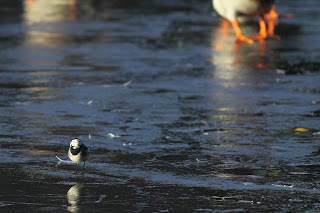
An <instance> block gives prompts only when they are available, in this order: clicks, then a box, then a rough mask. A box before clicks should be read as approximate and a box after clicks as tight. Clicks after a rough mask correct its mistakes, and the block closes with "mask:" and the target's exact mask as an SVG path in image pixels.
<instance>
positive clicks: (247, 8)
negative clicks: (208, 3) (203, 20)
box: [213, 0, 278, 43]
mask: <svg viewBox="0 0 320 213" xmlns="http://www.w3.org/2000/svg"><path fill="white" fill-rule="evenodd" d="M273 5H274V0H232V1H231V0H213V7H214V8H215V10H216V11H217V12H218V13H219V14H220V15H221V16H223V17H224V18H226V19H228V20H229V21H230V22H231V24H232V27H233V29H234V31H235V34H236V41H240V42H245V43H252V42H253V40H259V39H265V38H267V37H268V36H269V35H270V37H275V38H278V37H276V36H275V35H273V32H272V33H271V32H267V28H266V23H265V20H264V18H265V17H264V16H265V15H266V14H267V13H268V12H269V11H270V8H271V7H272V6H273ZM255 16H259V25H260V32H259V33H258V34H257V35H255V36H253V37H251V38H248V37H246V36H244V35H243V34H242V31H241V29H240V26H239V22H242V21H246V20H249V19H252V18H254V17H255ZM271 34H272V35H271Z"/></svg>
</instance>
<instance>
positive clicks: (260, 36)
mask: <svg viewBox="0 0 320 213" xmlns="http://www.w3.org/2000/svg"><path fill="white" fill-rule="evenodd" d="M250 38H251V39H252V40H254V41H258V40H264V39H266V38H267V34H266V33H258V34H257V35H253V36H251V37H250Z"/></svg>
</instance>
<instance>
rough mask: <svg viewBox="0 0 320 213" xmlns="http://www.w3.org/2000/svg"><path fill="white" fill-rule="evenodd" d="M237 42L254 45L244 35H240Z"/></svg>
mask: <svg viewBox="0 0 320 213" xmlns="http://www.w3.org/2000/svg"><path fill="white" fill-rule="evenodd" d="M236 42H237V43H246V44H252V43H253V42H254V41H253V40H252V39H250V38H248V37H246V36H244V35H238V36H237V37H236Z"/></svg>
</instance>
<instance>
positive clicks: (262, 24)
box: [251, 16, 267, 40]
mask: <svg viewBox="0 0 320 213" xmlns="http://www.w3.org/2000/svg"><path fill="white" fill-rule="evenodd" d="M259 26H260V31H259V33H258V34H257V35H254V36H252V37H251V38H252V39H253V40H261V39H266V38H267V26H266V22H265V20H264V17H263V16H260V17H259Z"/></svg>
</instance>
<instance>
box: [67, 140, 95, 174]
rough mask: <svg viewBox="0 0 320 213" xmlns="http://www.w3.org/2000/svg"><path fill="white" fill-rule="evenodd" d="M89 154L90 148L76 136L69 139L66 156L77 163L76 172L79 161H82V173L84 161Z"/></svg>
mask: <svg viewBox="0 0 320 213" xmlns="http://www.w3.org/2000/svg"><path fill="white" fill-rule="evenodd" d="M89 155H90V150H89V149H88V147H86V146H85V145H84V144H82V143H81V142H80V141H79V140H78V138H75V139H73V140H71V142H70V147H69V151H68V156H69V158H70V159H71V160H72V161H74V162H76V163H77V167H76V173H77V171H78V164H79V162H83V167H82V173H83V169H84V166H85V164H86V161H87V160H88V158H89Z"/></svg>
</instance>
